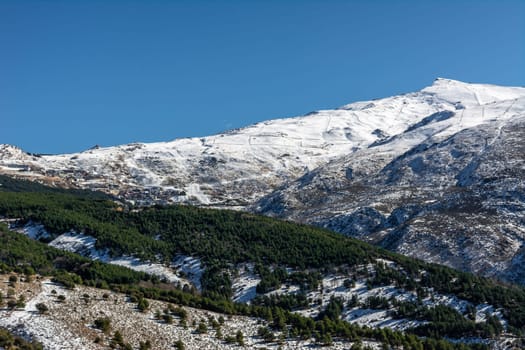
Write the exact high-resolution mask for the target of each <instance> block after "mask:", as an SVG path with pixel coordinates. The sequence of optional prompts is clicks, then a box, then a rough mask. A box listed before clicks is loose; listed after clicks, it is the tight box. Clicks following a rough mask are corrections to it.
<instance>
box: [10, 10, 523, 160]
mask: <svg viewBox="0 0 525 350" xmlns="http://www.w3.org/2000/svg"><path fill="white" fill-rule="evenodd" d="M435 77H447V78H452V79H458V80H463V81H470V82H484V83H494V84H501V85H517V86H524V85H525V1H523V0H516V1H510V0H498V1H496V0H495V1H483V0H478V1H446V0H441V1H438V0H436V1H391V0H390V1H365V0H363V1H321V0H319V1H307V0H306V1H299V0H296V1H284V0H282V1H277V0H275V1H271V0H270V1H248V0H239V1H228V0H223V1H93V0H89V1H87V0H86V1H75V0H68V1H45V0H41V1H28V0H24V1H19V0H16V1H2V0H0V143H10V144H14V145H17V146H19V147H22V148H23V149H25V150H26V151H29V152H36V153H64V152H75V151H81V150H84V149H86V148H89V147H91V146H93V145H95V144H100V145H103V146H110V145H116V144H122V143H129V142H135V141H143V142H151V141H168V140H173V139H175V138H179V137H189V136H204V135H208V134H212V133H217V132H220V131H223V130H225V129H229V128H235V127H240V126H245V125H249V124H251V123H254V122H257V121H261V120H265V119H273V118H278V117H286V116H296V115H301V114H304V113H307V112H309V111H312V110H317V109H323V108H334V107H338V106H341V105H343V104H346V103H349V102H353V101H357V100H367V99H372V98H379V97H386V96H390V95H395V94H398V93H403V92H409V91H416V90H419V89H421V88H423V87H424V86H427V85H429V84H431V83H432V81H433V79H434V78H435Z"/></svg>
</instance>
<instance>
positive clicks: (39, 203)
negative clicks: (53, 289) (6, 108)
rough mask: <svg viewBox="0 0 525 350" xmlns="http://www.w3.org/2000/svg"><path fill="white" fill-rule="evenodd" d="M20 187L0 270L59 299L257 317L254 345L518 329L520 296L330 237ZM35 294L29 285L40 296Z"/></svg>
mask: <svg viewBox="0 0 525 350" xmlns="http://www.w3.org/2000/svg"><path fill="white" fill-rule="evenodd" d="M25 185H27V186H28V187H30V186H33V185H32V184H30V183H26V182H17V184H16V186H15V185H14V184H12V185H10V186H11V187H13V188H16V190H17V192H13V191H11V190H10V189H9V186H6V185H4V186H3V191H2V192H0V215H1V216H2V217H3V219H2V220H3V221H5V222H6V223H7V224H9V226H10V227H11V229H12V230H17V231H19V232H21V233H25V234H21V233H15V232H8V231H7V230H6V228H3V229H2V233H1V240H2V245H1V247H0V261H1V262H2V265H1V266H0V267H1V268H2V270H3V271H4V272H9V271H13V270H14V271H18V272H19V273H25V274H31V273H34V272H38V273H40V274H48V275H54V276H55V281H56V282H60V283H62V284H64V285H65V286H69V288H72V287H73V286H74V285H75V284H79V283H83V284H85V285H88V286H97V287H102V288H111V289H112V290H114V291H116V292H121V293H122V292H124V293H126V294H128V295H130V297H131V298H133V299H132V300H137V301H140V298H148V299H150V300H151V299H160V300H163V301H165V302H166V301H168V302H174V303H176V304H179V305H186V306H192V307H194V308H198V309H207V310H209V311H214V312H219V313H223V314H235V315H239V316H243V315H244V316H249V317H256V318H260V319H262V320H265V322H266V326H264V327H266V328H267V329H266V330H264V329H263V330H261V332H264V333H262V334H253V337H255V338H256V339H259V340H257V341H260V339H262V338H264V337H265V336H268V340H269V339H270V334H269V333H272V334H274V335H273V337H275V338H273V339H277V338H278V337H281V336H282V337H284V339H285V342H286V344H288V342H290V344H293V342H294V341H297V339H298V338H301V339H303V340H305V341H306V340H309V339H310V341H312V342H314V343H317V344H318V345H321V344H323V343H326V344H333V346H337V344H338V342H342V344H345V342H346V343H347V344H348V342H350V343H352V342H355V341H356V339H363V340H366V341H368V340H370V341H375V342H376V343H378V344H379V343H385V342H387V340H386V339H390V340H389V341H392V342H394V343H392V344H391V345H392V346H393V345H395V343H396V342H400V343H401V344H405V347H406V348H414V349H416V348H418V347H417V346H419V345H416V344H422V343H425V342H426V343H428V344H430V343H431V342H433V341H441V339H442V338H443V337H449V338H452V339H458V340H459V341H460V342H462V341H466V342H474V344H488V345H491V346H496V345H497V346H503V344H510V343H514V344H519V339H516V338H515V337H516V336H519V335H521V334H523V332H524V331H525V329H524V328H523V325H524V324H525V309H524V307H523V306H524V305H525V290H523V289H522V288H519V287H513V286H504V285H501V284H497V283H495V282H493V281H490V280H487V279H483V278H479V277H475V276H473V275H470V274H467V273H462V272H458V271H455V270H452V269H449V268H446V267H443V266H438V265H433V264H428V263H425V262H422V261H417V260H412V259H409V258H406V257H403V256H401V255H397V254H394V253H391V252H388V251H386V250H382V249H378V248H376V247H374V246H371V245H368V244H366V243H363V242H360V241H358V240H355V239H351V238H346V237H344V236H341V235H338V234H335V233H332V232H329V231H325V230H321V229H317V228H314V227H310V226H304V225H297V224H294V223H290V222H281V221H277V220H275V219H271V218H267V217H260V216H256V215H252V214H247V213H241V212H231V211H227V210H212V209H199V208H193V207H188V206H174V207H161V206H157V207H150V208H138V207H129V206H123V205H122V204H118V203H115V202H112V201H109V200H107V199H100V198H97V199H93V198H87V197H85V196H83V195H81V194H73V193H53V191H52V190H45V191H41V190H42V189H38V190H37V191H34V190H33V192H31V190H28V191H22V190H23V189H24V186H25ZM31 238H32V239H31ZM46 243H47V244H46ZM53 247H58V248H60V249H61V250H59V249H56V248H53ZM64 250H69V251H72V252H76V253H79V254H81V255H83V257H82V256H79V255H76V254H73V253H67V252H64ZM106 263H110V265H108V264H106ZM118 265H125V266H126V267H129V268H131V269H135V270H139V271H142V272H133V271H132V270H129V269H127V268H126V267H121V266H118ZM43 283H44V284H43V285H41V287H39V288H48V287H45V286H46V284H45V283H47V282H45V281H43ZM79 288H80V287H79ZM81 290H83V289H81ZM91 293H99V292H89V293H87V294H91ZM100 293H102V292H100ZM45 294H46V293H45ZM47 294H48V293H47ZM77 294H78V293H77ZM39 295H41V294H39ZM68 295H69V294H68ZM41 297H42V298H43V297H44V296H42V295H41ZM71 297H73V296H72V294H71ZM27 299H30V296H28V297H27ZM11 300H12V299H11ZM31 300H32V299H31ZM37 300H39V299H37ZM46 300H48V302H49V299H46ZM232 301H236V302H235V303H234V302H232ZM28 305H30V307H34V303H33V304H28ZM31 305H32V306H31ZM102 307H103V306H102ZM57 312H59V311H57ZM152 312H153V311H152ZM57 317H58V316H57ZM17 319H18V320H21V321H20V322H22V321H23V320H25V319H26V318H25V316H23V315H20V318H17ZM17 322H18V321H16V322H14V323H17ZM137 322H139V321H137ZM141 322H142V321H141ZM243 322H244V321H243ZM246 322H252V321H251V320H248V319H247V320H246ZM253 322H255V320H254V321H253ZM8 323H11V321H9V322H8ZM22 323H23V322H22ZM29 323H30V324H33V323H34V322H29ZM263 325H264V323H263ZM4 326H9V325H4ZM365 326H366V327H365ZM13 327H14V326H13ZM24 327H26V328H27V327H28V326H27V325H26V326H24ZM148 327H149V326H148ZM363 327H364V328H363ZM367 327H371V328H367ZM13 329H14V328H13ZM30 330H31V328H29V330H28V332H29V331H30ZM31 332H33V333H31V334H33V335H34V336H35V337H36V338H37V340H39V341H41V339H39V338H38V334H37V333H38V332H37V331H35V330H33V331H31ZM257 332H259V330H258V331H257ZM268 332H269V333H268ZM385 332H393V333H391V335H385ZM400 332H402V333H400ZM283 334H284V335H283ZM388 334H390V333H388ZM181 336H182V335H181ZM385 336H386V338H385ZM414 336H423V337H427V340H426V341H425V340H424V338H421V339H419V338H416V337H414ZM418 339H419V340H418ZM494 339H496V340H494ZM254 341H255V340H254ZM273 341H274V340H272V341H269V343H272V342H273ZM406 342H413V343H414V347H411V345H406V344H407V343H406ZM429 342H430V343H429ZM220 343H221V342H220ZM221 344H222V343H221ZM428 344H427V345H428ZM447 344H448V343H447ZM275 346H277V345H275ZM290 346H292V345H290ZM428 346H429V347H428V348H432V346H435V345H428ZM443 346H445V345H443ZM446 346H447V347H454V346H453V345H451V344H448V345H446ZM457 346H464V345H461V343H458V345H456V347H457ZM472 346H477V345H472ZM479 346H480V347H482V346H481V345H479ZM336 348H337V347H336Z"/></svg>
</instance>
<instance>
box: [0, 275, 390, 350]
mask: <svg viewBox="0 0 525 350" xmlns="http://www.w3.org/2000/svg"><path fill="white" fill-rule="evenodd" d="M8 277H9V276H6V275H0V291H1V292H3V293H4V294H7V289H8ZM15 289H16V292H15V294H14V295H13V298H14V299H18V298H19V297H20V296H21V295H23V296H24V297H25V299H26V305H25V306H24V307H23V308H17V309H15V310H8V309H7V308H0V327H6V328H8V329H9V330H11V331H12V332H13V333H15V334H17V335H21V336H24V337H27V338H30V339H34V340H37V341H38V342H40V343H42V344H43V346H44V349H46V350H55V349H75V350H78V349H86V350H90V349H93V350H96V349H107V348H108V346H109V345H110V343H111V340H112V338H113V335H114V332H116V331H118V332H120V333H121V334H122V338H123V341H124V342H125V343H129V344H130V345H132V347H133V349H138V347H139V343H140V342H146V341H149V342H150V343H151V346H152V347H151V348H152V349H172V348H175V347H174V346H175V343H176V342H178V341H182V343H183V344H184V346H185V348H186V349H239V348H249V349H278V348H280V349H301V348H311V347H313V346H314V341H313V339H307V340H286V341H284V342H283V343H282V344H278V343H276V342H265V341H264V340H263V339H262V338H261V337H260V336H258V335H257V331H258V329H259V327H261V326H265V325H266V322H265V321H262V320H259V319H256V318H250V317H242V316H231V315H224V314H218V313H215V312H210V311H204V310H199V309H194V308H190V307H183V309H184V310H185V311H186V313H187V318H186V320H185V323H184V322H181V318H180V317H177V316H175V317H173V322H172V323H167V322H166V321H164V320H159V319H157V318H156V316H155V314H156V313H157V312H159V313H160V314H161V315H162V314H164V313H165V311H164V310H168V309H169V308H170V307H175V306H174V305H173V304H169V303H165V302H160V301H155V300H150V302H149V303H150V307H149V309H148V310H147V311H146V312H140V311H138V310H137V308H136V303H132V302H130V301H129V298H128V297H127V296H126V295H124V294H119V293H113V292H109V291H105V290H101V289H95V288H88V287H83V286H77V287H75V289H74V290H70V289H65V288H63V287H61V286H59V285H56V284H54V283H52V282H50V281H49V280H45V279H37V280H35V281H33V282H31V283H26V282H17V283H16V286H15ZM60 296H62V297H60ZM37 304H44V305H45V306H46V307H47V308H48V311H46V312H45V313H40V312H39V311H38V310H37V306H36V305H37ZM101 318H108V319H109V320H110V328H111V329H110V331H108V332H107V333H103V332H102V331H101V330H99V329H97V328H96V327H95V325H94V323H95V320H97V319H101ZM220 319H222V320H224V323H223V324H222V325H221V326H220V333H221V334H222V335H221V336H220V337H219V336H218V332H217V330H216V329H214V328H213V327H212V325H211V324H212V320H213V321H215V322H219V320H220ZM194 322H195V324H199V323H201V322H203V323H204V324H205V325H206V332H205V333H199V332H197V331H196V328H197V326H196V325H194ZM238 331H241V332H242V333H243V336H244V344H245V346H244V347H240V346H239V345H238V344H237V343H236V342H233V343H229V342H227V341H225V340H224V339H222V338H223V337H224V338H226V337H233V338H235V335H236V334H237V332H238ZM351 345H352V343H349V342H344V343H343V342H339V341H334V342H333V345H331V346H327V347H323V348H324V349H347V348H348V347H349V346H351ZM365 345H369V346H371V347H372V349H380V344H379V343H377V342H376V343H374V342H365Z"/></svg>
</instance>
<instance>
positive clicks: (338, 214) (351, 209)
mask: <svg viewBox="0 0 525 350" xmlns="http://www.w3.org/2000/svg"><path fill="white" fill-rule="evenodd" d="M524 126H525V88H520V87H501V86H494V85H484V84H467V83H463V82H459V81H454V80H448V79H437V80H436V81H434V83H433V84H432V85H431V86H429V87H427V88H424V89H423V90H421V91H419V92H415V93H409V94H404V95H399V96H394V97H389V98H384V99H379V100H374V101H367V102H356V103H352V104H349V105H345V106H343V107H341V108H338V109H333V110H323V111H317V112H313V113H310V114H308V115H306V116H301V117H296V118H287V119H277V120H270V121H267V122H262V123H258V124H255V125H252V126H249V127H246V128H243V129H238V130H232V131H229V132H226V133H223V134H219V135H214V136H209V137H203V138H191V139H178V140H174V141H171V142H161V143H150V144H143V143H135V144H128V145H122V146H117V147H108V148H94V149H90V150H87V151H85V152H82V153H76V154H65V155H30V154H26V153H24V152H23V151H21V150H19V149H17V148H16V147H13V146H9V145H2V146H0V172H2V173H7V174H11V175H17V176H20V177H22V176H24V177H28V178H30V179H37V180H38V181H42V182H47V183H55V184H58V185H65V186H72V187H80V188H89V189H99V190H103V191H106V192H109V193H113V194H117V195H119V196H121V197H123V198H126V199H129V200H134V201H136V202H137V203H141V204H149V203H154V202H156V203H159V202H160V203H177V202H181V203H189V204H197V205H208V206H214V207H222V208H236V209H246V210H252V211H256V212H259V213H263V214H266V215H272V216H278V217H283V218H288V219H293V220H296V221H300V222H307V223H313V224H317V225H321V226H326V227H329V228H332V229H334V230H337V231H340V232H342V233H346V234H351V235H356V236H360V237H363V238H364V239H368V240H370V241H373V242H376V243H378V244H382V245H384V246H386V247H389V248H391V249H394V250H397V251H400V252H403V253H405V254H409V255H415V256H418V257H420V258H424V259H429V260H433V261H439V262H441V263H445V264H448V265H451V266H454V267H458V268H462V269H466V270H472V271H476V272H481V273H485V274H489V275H497V276H500V277H503V278H506V279H510V280H515V281H520V282H522V283H525V273H524V272H523V271H521V270H520V268H518V267H519V266H520V262H521V261H523V260H525V252H524V251H525V249H524V248H522V246H523V242H524V240H525V237H524V235H525V228H524V226H525V224H524V220H525V219H524V217H525V215H524V212H523V208H524V202H525V199H524V198H525V190H524V186H523V179H524V176H523V174H524V170H525V161H524V156H523V154H525V149H524V143H523V141H522V140H523V136H525V135H524V134H525V132H524ZM503 248H504V253H501V254H495V252H497V251H500V250H501V249H503Z"/></svg>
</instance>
